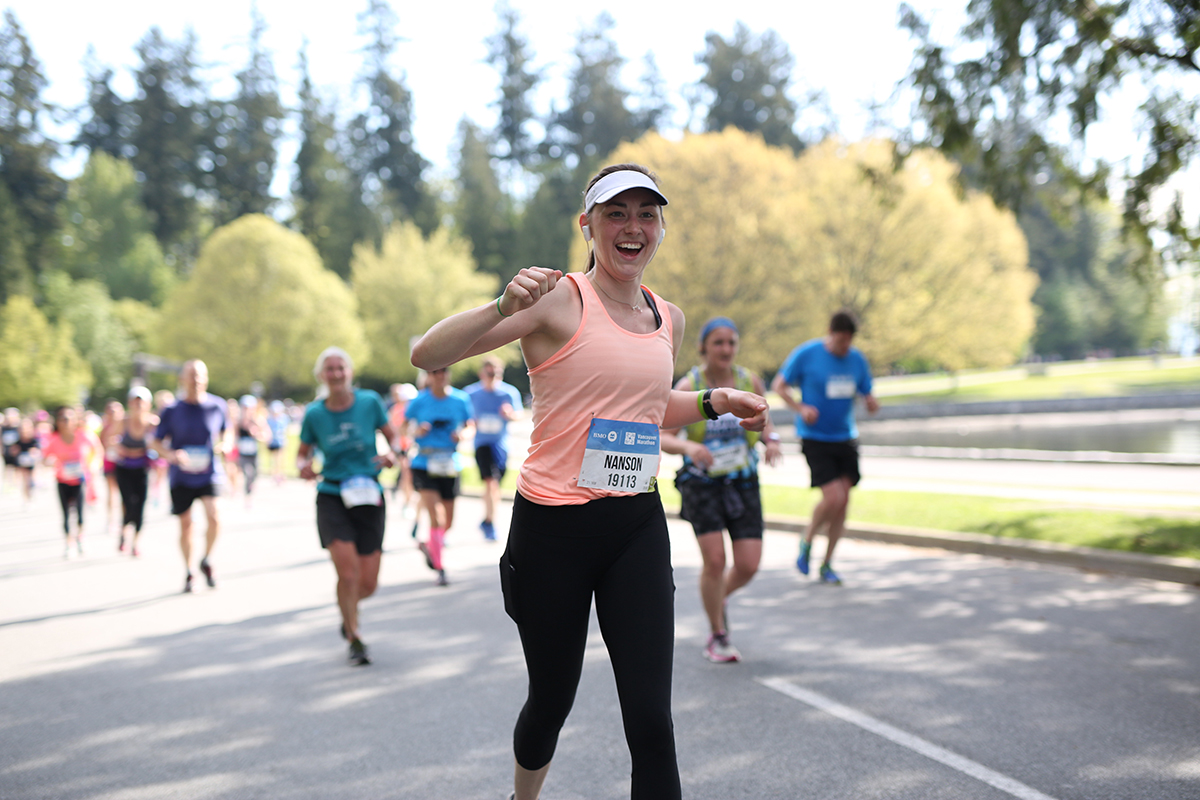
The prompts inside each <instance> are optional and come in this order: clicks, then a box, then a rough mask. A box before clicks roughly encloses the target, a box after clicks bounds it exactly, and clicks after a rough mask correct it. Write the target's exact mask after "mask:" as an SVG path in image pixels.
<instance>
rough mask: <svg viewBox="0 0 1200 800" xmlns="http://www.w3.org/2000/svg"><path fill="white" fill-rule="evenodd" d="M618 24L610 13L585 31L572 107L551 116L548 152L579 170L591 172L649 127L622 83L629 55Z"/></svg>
mask: <svg viewBox="0 0 1200 800" xmlns="http://www.w3.org/2000/svg"><path fill="white" fill-rule="evenodd" d="M614 24H615V23H614V22H613V19H612V17H611V16H609V14H608V13H607V12H605V13H602V14H600V16H598V17H597V18H596V21H595V22H594V23H593V24H592V26H591V27H588V28H584V29H583V30H582V31H580V33H579V37H578V39H577V40H576V43H575V48H574V50H573V51H572V56H573V58H574V60H575V66H574V67H573V68H572V70H571V77H570V88H569V89H568V97H567V107H566V108H565V109H563V110H562V111H559V112H557V113H555V114H553V117H552V123H551V131H550V136H549V150H548V152H549V154H550V155H551V156H553V157H558V156H561V157H564V158H566V159H567V160H568V162H570V163H572V165H573V166H576V168H577V169H578V171H579V173H580V174H583V173H590V172H592V171H593V170H594V168H595V167H596V166H598V164H599V162H600V160H601V159H603V158H605V157H606V156H607V155H608V154H609V153H611V152H612V151H613V150H615V149H616V148H617V145H619V144H620V143H621V142H625V141H632V140H634V139H636V138H637V137H638V136H640V135H641V134H642V133H644V132H645V129H644V128H642V127H640V126H639V124H638V122H639V121H638V119H637V117H636V115H635V114H634V113H633V111H631V110H630V108H629V97H630V96H629V92H628V91H627V90H626V89H624V88H623V87H622V86H621V83H620V73H621V67H622V66H624V64H625V59H624V58H622V57H621V55H620V53H619V52H618V51H617V45H616V43H615V42H613V40H612V37H611V35H610V33H611V31H612V29H613V26H614Z"/></svg>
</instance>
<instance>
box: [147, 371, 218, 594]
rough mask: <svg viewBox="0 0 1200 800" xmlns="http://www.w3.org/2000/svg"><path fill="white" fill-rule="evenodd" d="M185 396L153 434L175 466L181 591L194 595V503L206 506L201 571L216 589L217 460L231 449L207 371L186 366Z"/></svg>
mask: <svg viewBox="0 0 1200 800" xmlns="http://www.w3.org/2000/svg"><path fill="white" fill-rule="evenodd" d="M179 383H180V386H181V387H182V389H183V396H182V397H181V398H180V399H179V400H177V401H176V402H175V403H173V404H172V405H169V406H167V407H166V408H165V409H163V412H162V415H161V417H160V419H159V423H158V429H157V431H156V432H155V439H154V449H155V450H157V451H158V452H159V454H160V455H161V456H162V457H163V458H165V459H166V460H167V463H168V464H170V465H171V478H170V483H171V513H172V514H174V515H175V516H177V517H179V547H180V549H181V550H182V551H183V565H184V570H185V571H186V572H187V579H186V581H185V582H184V584H183V591H185V592H190V591H191V590H192V503H193V502H195V501H196V500H200V501H201V502H202V503H203V504H204V515H205V517H206V518H207V522H208V528H207V530H206V531H205V548H204V557H203V558H201V559H200V571H201V572H202V573H204V579H205V580H206V581H207V582H208V585H209V586H210V587H214V586H216V585H217V581H216V578H215V577H214V576H213V569H212V565H211V564H209V562H208V557H209V556H210V555H212V551H213V547H214V545H216V543H217V534H218V532H219V531H220V525H219V520H218V518H217V502H216V500H217V490H218V487H219V486H220V485H221V484H222V483H224V481H225V473H224V470H222V468H221V464H220V462H219V461H218V460H217V455H218V454H219V453H221V452H224V451H225V450H226V449H227V448H226V445H227V444H228V443H227V442H226V441H225V439H226V437H227V436H228V425H227V424H226V422H227V419H226V412H225V401H224V400H222V399H221V398H219V397H215V396H213V395H211V394H209V393H208V391H207V390H208V366H207V365H206V364H205V363H204V362H203V361H200V360H193V361H188V362H186V363H185V364H184V365H183V370H182V371H181V372H180V373H179Z"/></svg>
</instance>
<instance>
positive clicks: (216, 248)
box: [157, 214, 369, 396]
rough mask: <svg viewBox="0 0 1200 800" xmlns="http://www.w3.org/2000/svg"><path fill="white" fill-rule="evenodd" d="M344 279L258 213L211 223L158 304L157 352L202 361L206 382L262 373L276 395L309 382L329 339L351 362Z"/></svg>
mask: <svg viewBox="0 0 1200 800" xmlns="http://www.w3.org/2000/svg"><path fill="white" fill-rule="evenodd" d="M355 312H356V309H355V302H354V296H353V295H352V294H351V292H350V289H349V287H347V286H346V284H345V283H344V282H343V281H342V280H341V279H340V278H338V276H337V275H335V274H334V273H332V272H330V271H328V270H326V269H325V268H324V267H323V266H322V265H321V258H320V256H319V255H318V254H317V251H316V250H315V249H314V248H313V246H312V245H311V244H310V243H309V241H308V240H307V239H305V238H304V237H303V236H302V235H301V234H299V233H296V232H295V231H290V230H288V229H287V228H284V227H283V226H282V225H280V224H279V223H277V222H275V221H274V220H271V219H269V218H267V217H265V216H262V215H260V214H247V215H246V216H244V217H241V218H240V219H238V220H236V221H234V222H231V223H230V224H228V225H225V226H224V227H222V228H219V229H217V230H216V231H214V232H213V234H212V236H210V237H209V238H208V241H206V242H205V243H204V247H203V249H202V250H201V251H200V257H199V258H198V259H197V261H196V266H195V269H194V270H193V271H192V274H191V276H190V277H189V278H188V279H187V281H186V282H184V283H182V284H181V285H180V286H179V287H178V288H176V290H175V291H174V292H172V294H171V296H170V297H169V298H168V300H167V302H166V304H165V305H164V306H163V322H164V328H163V333H162V335H161V337H160V338H159V342H158V350H157V352H159V353H161V354H162V355H165V356H167V357H169V358H177V359H180V360H184V359H188V358H202V359H204V360H205V361H206V362H208V366H209V372H210V375H211V381H212V387H213V391H214V392H215V393H217V394H225V395H231V394H240V393H242V392H245V391H247V390H248V389H249V388H250V385H251V384H252V383H253V382H254V381H262V383H263V384H264V385H265V386H266V387H267V389H268V393H269V394H274V395H276V396H280V395H283V394H284V393H286V392H289V391H292V390H297V389H300V388H301V387H309V386H312V385H313V378H312V365H313V361H314V359H316V357H317V354H318V353H319V352H321V350H323V349H324V348H326V347H328V346H329V345H331V344H337V345H339V346H340V347H343V348H345V349H346V351H347V352H349V353H350V355H351V357H352V358H354V360H355V362H356V364H357V365H359V366H360V367H361V366H362V365H364V364H365V363H366V361H367V357H368V354H369V351H368V348H367V344H366V339H365V338H364V336H363V331H362V325H361V323H359V321H358V318H357V316H356V315H355Z"/></svg>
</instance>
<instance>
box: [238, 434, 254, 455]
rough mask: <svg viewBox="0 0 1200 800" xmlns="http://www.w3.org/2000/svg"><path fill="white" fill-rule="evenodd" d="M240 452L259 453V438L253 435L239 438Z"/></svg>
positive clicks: (247, 453)
mask: <svg viewBox="0 0 1200 800" xmlns="http://www.w3.org/2000/svg"><path fill="white" fill-rule="evenodd" d="M238 452H239V453H240V454H242V455H244V456H252V455H255V454H257V453H258V439H255V438H254V437H253V436H242V437H240V438H239V439H238Z"/></svg>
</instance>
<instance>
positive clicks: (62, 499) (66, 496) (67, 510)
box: [58, 483, 83, 535]
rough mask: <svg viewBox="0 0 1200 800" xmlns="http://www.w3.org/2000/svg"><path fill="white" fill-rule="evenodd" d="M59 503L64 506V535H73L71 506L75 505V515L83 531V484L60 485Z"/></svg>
mask: <svg viewBox="0 0 1200 800" xmlns="http://www.w3.org/2000/svg"><path fill="white" fill-rule="evenodd" d="M58 502H59V503H61V504H62V512H63V533H65V534H68V535H70V533H71V526H70V522H71V504H72V503H74V504H75V513H76V514H77V515H78V519H79V530H80V531H82V530H83V484H82V483H75V484H71V483H60V484H59V485H58Z"/></svg>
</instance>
